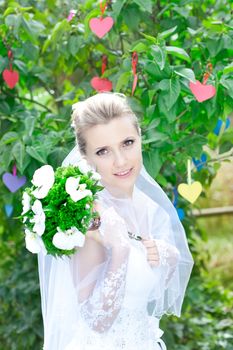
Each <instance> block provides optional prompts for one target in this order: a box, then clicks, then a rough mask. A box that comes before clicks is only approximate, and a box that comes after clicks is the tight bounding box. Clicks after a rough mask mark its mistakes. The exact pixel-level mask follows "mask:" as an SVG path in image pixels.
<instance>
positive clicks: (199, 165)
mask: <svg viewBox="0 0 233 350" xmlns="http://www.w3.org/2000/svg"><path fill="white" fill-rule="evenodd" d="M192 160H193V163H194V165H195V167H196V168H197V170H198V171H200V170H201V169H202V168H203V167H204V166H205V163H206V161H207V155H206V154H205V153H203V154H202V155H201V159H195V158H192Z"/></svg>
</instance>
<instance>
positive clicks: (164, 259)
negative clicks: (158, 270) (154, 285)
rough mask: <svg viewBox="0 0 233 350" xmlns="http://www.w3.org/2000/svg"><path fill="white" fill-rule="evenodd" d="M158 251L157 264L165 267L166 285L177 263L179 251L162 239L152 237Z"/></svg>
mask: <svg viewBox="0 0 233 350" xmlns="http://www.w3.org/2000/svg"><path fill="white" fill-rule="evenodd" d="M154 241H155V243H156V246H157V249H158V252H159V266H163V267H167V270H168V274H167V276H166V281H165V282H166V285H167V284H168V282H169V280H170V279H171V277H172V275H173V273H174V272H175V270H176V267H177V265H178V261H179V257H180V253H179V251H178V249H177V248H176V247H175V246H173V245H172V244H169V243H167V242H165V241H164V240H162V239H154Z"/></svg>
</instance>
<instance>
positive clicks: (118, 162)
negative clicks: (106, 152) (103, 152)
mask: <svg viewBox="0 0 233 350" xmlns="http://www.w3.org/2000/svg"><path fill="white" fill-rule="evenodd" d="M126 164H127V159H126V157H125V155H124V154H123V152H121V151H119V152H116V153H115V154H114V165H115V166H116V167H118V168H120V167H123V166H124V165H126ZM121 170H124V169H121Z"/></svg>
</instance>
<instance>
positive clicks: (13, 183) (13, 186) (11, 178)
mask: <svg viewBox="0 0 233 350" xmlns="http://www.w3.org/2000/svg"><path fill="white" fill-rule="evenodd" d="M2 181H3V183H4V184H5V186H6V187H7V188H8V190H10V191H11V192H13V193H14V192H16V191H18V189H19V188H20V187H22V186H23V185H24V184H25V183H26V181H27V179H26V176H21V177H18V176H17V174H16V165H14V167H13V174H11V173H5V174H3V176H2Z"/></svg>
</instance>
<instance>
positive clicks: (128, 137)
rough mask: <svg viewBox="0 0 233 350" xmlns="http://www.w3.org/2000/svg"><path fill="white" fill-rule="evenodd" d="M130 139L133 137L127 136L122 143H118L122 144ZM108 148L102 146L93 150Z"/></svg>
mask: <svg viewBox="0 0 233 350" xmlns="http://www.w3.org/2000/svg"><path fill="white" fill-rule="evenodd" d="M132 137H134V136H127V137H126V138H125V139H124V140H123V141H121V142H120V143H123V142H125V141H126V140H128V139H131V138H132ZM108 147H109V146H102V147H97V148H96V149H95V150H96V151H97V150H99V149H102V148H108Z"/></svg>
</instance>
